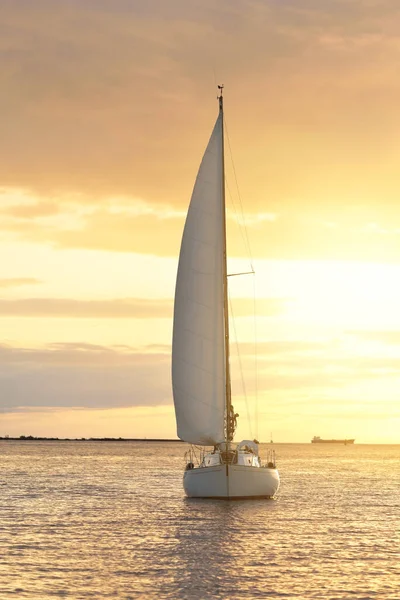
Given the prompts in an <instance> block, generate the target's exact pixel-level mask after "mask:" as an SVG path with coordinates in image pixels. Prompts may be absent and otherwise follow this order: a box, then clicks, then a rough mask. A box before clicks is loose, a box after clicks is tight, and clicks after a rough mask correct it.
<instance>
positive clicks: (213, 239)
mask: <svg viewBox="0 0 400 600" xmlns="http://www.w3.org/2000/svg"><path fill="white" fill-rule="evenodd" d="M222 118H223V115H222V111H221V112H220V114H219V116H218V118H217V121H216V123H215V126H214V130H213V132H212V134H211V138H210V141H209V143H208V146H207V149H206V151H205V153H204V156H203V160H202V162H201V165H200V169H199V172H198V175H197V179H196V183H195V186H194V189H193V194H192V199H191V201H190V206H189V211H188V214H187V218H186V223H185V229H184V232H183V238H182V245H181V251H180V256H179V267H178V275H177V280H176V289H175V307H174V329H173V341H172V386H173V393H174V403H175V414H176V422H177V431H178V436H179V437H180V438H181V439H182V440H184V441H186V442H190V443H192V444H199V445H214V444H217V443H219V442H222V441H223V440H224V435H225V434H224V420H225V348H224V346H225V338H224V336H225V330H224V314H223V306H224V283H225V282H224V267H223V265H224V239H223V230H224V229H223V228H224V214H223V184H224V182H223V137H222V136H223V127H222Z"/></svg>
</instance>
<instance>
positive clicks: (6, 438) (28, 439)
mask: <svg viewBox="0 0 400 600" xmlns="http://www.w3.org/2000/svg"><path fill="white" fill-rule="evenodd" d="M0 441H5V442H182V440H178V439H172V440H171V439H167V438H121V437H119V438H109V437H104V438H92V437H91V438H59V437H37V436H34V435H20V436H19V437H11V436H4V437H0Z"/></svg>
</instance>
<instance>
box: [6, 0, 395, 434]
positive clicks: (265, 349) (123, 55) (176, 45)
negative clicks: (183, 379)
mask: <svg viewBox="0 0 400 600" xmlns="http://www.w3.org/2000/svg"><path fill="white" fill-rule="evenodd" d="M399 31H400V5H398V3H397V2H395V1H394V0H387V1H386V0H381V1H377V0H332V1H331V2H321V1H318V0H279V1H278V0H219V1H218V2H216V1H215V0H169V1H168V2H166V1H165V0H146V1H143V0H58V1H57V2H55V1H54V0H1V1H0V85H1V90H2V93H1V95H0V115H1V117H0V118H1V129H0V223H1V227H0V257H1V260H0V436H3V435H6V434H8V435H10V436H13V435H22V434H23V435H29V434H31V435H44V436H45V435H49V436H50V435H56V436H60V437H64V436H71V437H81V436H85V437H89V436H115V437H119V436H122V437H145V436H146V437H170V438H173V437H175V435H176V430H175V417H174V410H173V401H172V391H171V378H170V362H171V335H172V311H173V295H174V287H175V276H176V269H177V260H178V253H179V246H180V240H181V234H182V230H183V225H184V219H185V215H186V210H187V207H188V203H189V200H190V195H191V191H192V188H193V184H194V179H195V177H196V173H197V169H198V166H199V163H200V160H201V157H202V154H203V151H204V149H205V146H206V144H207V141H208V138H209V136H210V134H211V130H212V127H213V125H214V121H215V118H216V116H217V112H218V103H217V101H216V92H217V90H216V84H217V83H224V84H225V116H226V125H227V132H228V134H229V143H228V140H226V151H227V155H226V164H227V209H228V215H227V216H228V236H229V237H228V251H229V255H230V262H229V270H230V272H235V271H238V270H245V271H247V270H249V267H250V259H249V255H248V252H247V250H246V245H245V243H244V240H245V239H246V238H245V237H244V236H243V228H239V226H238V221H240V222H241V221H242V219H241V216H240V214H241V208H240V202H239V195H238V191H237V188H236V182H235V177H234V170H233V167H232V161H231V156H230V153H229V147H230V148H231V150H232V155H233V161H234V167H235V172H236V175H237V181H238V185H239V190H240V197H241V200H242V205H243V210H244V213H245V215H244V216H245V222H246V225H247V235H248V238H249V240H250V246H251V256H252V262H253V264H254V268H255V270H256V277H255V279H254V278H253V277H252V276H249V277H241V278H233V279H232V280H231V283H232V285H231V297H232V307H233V313H234V315H235V319H234V326H233V324H232V378H233V393H234V400H233V401H234V405H235V408H236V409H237V411H238V412H239V413H240V415H241V419H240V421H239V427H238V433H237V439H242V438H247V437H249V436H251V437H254V436H255V435H258V437H259V439H260V440H261V441H268V440H269V437H270V432H272V434H273V437H274V440H276V441H281V442H309V441H310V439H311V438H312V437H313V436H314V435H320V436H321V437H328V436H329V437H331V436H333V437H355V438H356V442H360V443H362V442H364V443H374V442H377V443H400V400H399V398H400V176H399V173H400V109H399V106H400V35H399ZM254 288H255V289H256V295H257V301H256V306H257V320H256V339H257V351H256V354H257V370H256V369H255V345H254V339H255V327H254V317H253V294H254ZM235 333H236V334H237V343H236V340H235ZM237 347H239V350H240V354H239V355H240V359H238V356H237ZM240 365H241V366H242V367H243V374H244V381H245V388H246V392H247V397H248V401H247V405H246V402H245V401H244V392H243V385H242V377H241V373H240ZM256 371H257V383H256ZM256 389H257V390H258V401H257V402H256V400H255V390H256ZM256 413H258V424H256V423H255V418H254V417H255V415H256ZM249 416H250V417H251V418H250V420H249Z"/></svg>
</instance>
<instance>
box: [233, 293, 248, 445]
mask: <svg viewBox="0 0 400 600" xmlns="http://www.w3.org/2000/svg"><path fill="white" fill-rule="evenodd" d="M229 306H230V309H231V315H232V325H233V333H234V336H235V342H236V350H237V355H238V360H239V371H240V376H241V379H242V386H243V394H244V399H245V404H246V412H247V422H248V424H249V430H250V437H251V438H253V431H252V427H251V417H250V408H249V402H248V398H247V391H246V384H245V381H244V375H243V366H242V359H241V358H240V352H239V342H238V336H237V333H236V324H235V319H234V318H233V307H232V298H231V297H230V295H229Z"/></svg>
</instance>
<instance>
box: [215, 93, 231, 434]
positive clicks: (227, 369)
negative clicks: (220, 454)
mask: <svg viewBox="0 0 400 600" xmlns="http://www.w3.org/2000/svg"><path fill="white" fill-rule="evenodd" d="M218 89H219V96H218V102H219V114H220V119H221V135H222V230H223V231H222V238H223V271H224V330H225V403H226V425H225V441H226V442H227V443H228V442H230V441H231V440H232V438H233V434H234V431H233V420H232V419H231V413H232V394H231V373H230V364H229V310H228V267H227V252H226V202H225V150H224V99H223V95H222V92H223V89H224V86H223V85H219V86H218Z"/></svg>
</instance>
